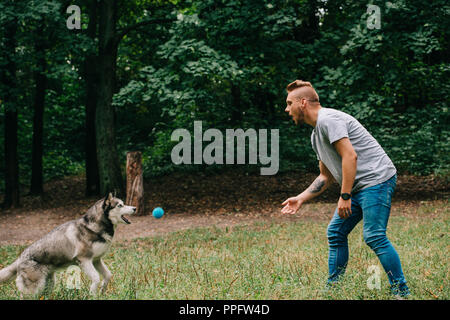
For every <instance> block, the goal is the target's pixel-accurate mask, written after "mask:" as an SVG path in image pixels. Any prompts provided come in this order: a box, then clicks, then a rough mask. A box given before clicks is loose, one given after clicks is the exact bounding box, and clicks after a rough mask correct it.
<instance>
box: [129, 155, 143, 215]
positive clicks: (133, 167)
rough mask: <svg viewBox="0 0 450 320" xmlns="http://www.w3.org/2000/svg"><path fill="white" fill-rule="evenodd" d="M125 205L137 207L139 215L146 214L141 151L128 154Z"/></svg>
mask: <svg viewBox="0 0 450 320" xmlns="http://www.w3.org/2000/svg"><path fill="white" fill-rule="evenodd" d="M125 203H126V204H127V205H129V206H133V207H136V214H137V215H144V214H145V207H144V178H143V170H142V153H141V152H139V151H134V152H128V153H127V199H126V202H125Z"/></svg>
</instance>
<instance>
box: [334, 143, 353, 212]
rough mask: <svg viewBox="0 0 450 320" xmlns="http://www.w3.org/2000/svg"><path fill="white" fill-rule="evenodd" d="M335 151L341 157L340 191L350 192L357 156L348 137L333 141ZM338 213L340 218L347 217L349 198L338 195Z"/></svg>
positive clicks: (349, 209) (349, 208)
mask: <svg viewBox="0 0 450 320" xmlns="http://www.w3.org/2000/svg"><path fill="white" fill-rule="evenodd" d="M333 145H334V147H335V149H336V151H337V153H339V155H340V156H341V158H342V186H341V193H351V192H352V188H353V183H354V182H355V176H356V163H357V159H358V156H357V155H356V152H355V149H353V146H352V143H351V142H350V139H349V138H342V139H340V140H338V141H336V142H335V143H333ZM338 213H339V216H340V217H341V218H347V217H348V216H349V215H350V214H351V213H352V211H351V199H349V200H344V199H342V198H340V197H339V203H338Z"/></svg>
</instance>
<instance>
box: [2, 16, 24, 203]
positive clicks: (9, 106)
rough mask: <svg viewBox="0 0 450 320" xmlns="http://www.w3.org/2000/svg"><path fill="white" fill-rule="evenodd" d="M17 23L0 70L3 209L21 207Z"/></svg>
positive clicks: (10, 29) (8, 34) (11, 30)
mask: <svg viewBox="0 0 450 320" xmlns="http://www.w3.org/2000/svg"><path fill="white" fill-rule="evenodd" d="M16 31H17V21H16V20H13V21H12V22H10V23H9V25H8V26H6V32H5V33H6V37H5V39H4V48H5V49H6V50H5V51H4V52H3V54H5V55H6V59H7V60H8V63H7V64H6V68H5V69H4V70H0V81H1V82H2V86H3V87H4V89H5V92H4V96H3V100H4V103H5V142H4V144H5V170H6V172H5V198H4V202H3V208H4V209H8V208H11V207H13V208H15V207H19V206H20V193H19V159H18V156H17V114H18V112H17V108H18V105H17V101H16V94H15V93H14V91H15V89H16V88H17V81H16V64H15V61H14V59H13V56H14V54H15V49H16Z"/></svg>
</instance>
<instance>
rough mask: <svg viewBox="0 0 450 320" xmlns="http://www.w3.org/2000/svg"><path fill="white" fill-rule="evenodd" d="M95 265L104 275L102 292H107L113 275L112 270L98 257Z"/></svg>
mask: <svg viewBox="0 0 450 320" xmlns="http://www.w3.org/2000/svg"><path fill="white" fill-rule="evenodd" d="M94 267H95V269H97V271H98V272H100V274H101V275H102V276H103V281H102V286H101V289H102V292H105V290H106V287H107V286H108V283H109V280H110V279H111V276H112V274H111V271H109V269H108V267H107V266H106V265H105V263H104V262H103V261H102V259H98V260H97V261H94Z"/></svg>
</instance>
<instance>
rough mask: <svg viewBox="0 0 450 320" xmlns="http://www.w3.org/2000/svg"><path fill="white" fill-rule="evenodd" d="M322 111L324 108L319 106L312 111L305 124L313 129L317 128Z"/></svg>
mask: <svg viewBox="0 0 450 320" xmlns="http://www.w3.org/2000/svg"><path fill="white" fill-rule="evenodd" d="M320 109H322V106H321V105H320V104H319V105H318V106H317V107H315V108H314V109H311V110H310V112H309V117H308V118H306V119H305V122H306V123H307V124H309V125H310V126H311V127H313V128H315V127H316V124H317V118H318V117H319V110H320Z"/></svg>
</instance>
